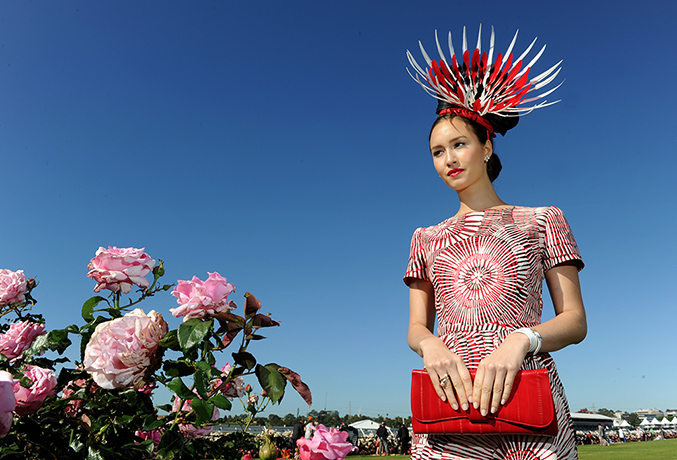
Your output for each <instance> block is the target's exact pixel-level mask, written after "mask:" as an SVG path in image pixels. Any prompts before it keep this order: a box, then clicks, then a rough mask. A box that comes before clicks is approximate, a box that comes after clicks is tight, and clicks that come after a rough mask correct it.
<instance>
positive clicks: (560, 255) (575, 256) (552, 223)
mask: <svg viewBox="0 0 677 460" xmlns="http://www.w3.org/2000/svg"><path fill="white" fill-rule="evenodd" d="M544 249H545V254H544V264H545V270H546V271H548V270H550V269H551V268H552V267H554V266H555V265H559V264H561V263H564V262H574V263H575V264H576V266H577V267H578V270H579V271H580V270H582V269H583V267H584V265H585V264H584V263H583V259H582V258H581V254H580V252H579V250H578V245H577V244H576V240H575V239H574V234H573V233H572V231H571V227H569V223H568V222H567V220H566V218H565V217H564V213H563V212H562V211H561V210H560V209H559V208H556V207H554V206H551V207H550V208H548V210H547V212H546V218H545V248H544Z"/></svg>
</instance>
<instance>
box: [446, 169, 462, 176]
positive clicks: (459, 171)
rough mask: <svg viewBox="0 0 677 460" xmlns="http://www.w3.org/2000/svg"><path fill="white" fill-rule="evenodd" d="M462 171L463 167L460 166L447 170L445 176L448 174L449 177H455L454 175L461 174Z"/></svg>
mask: <svg viewBox="0 0 677 460" xmlns="http://www.w3.org/2000/svg"><path fill="white" fill-rule="evenodd" d="M462 172H463V169H461V168H456V169H452V170H451V171H449V172H448V173H447V176H449V177H456V176H458V175H459V174H461V173H462Z"/></svg>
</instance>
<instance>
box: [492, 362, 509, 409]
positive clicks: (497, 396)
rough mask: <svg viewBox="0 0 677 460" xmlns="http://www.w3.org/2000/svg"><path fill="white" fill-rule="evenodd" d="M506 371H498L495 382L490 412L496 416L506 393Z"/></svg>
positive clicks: (501, 369)
mask: <svg viewBox="0 0 677 460" xmlns="http://www.w3.org/2000/svg"><path fill="white" fill-rule="evenodd" d="M506 375H507V373H506V370H505V369H503V368H500V369H498V370H497V371H496V375H495V376H494V382H493V386H492V391H491V401H490V406H489V412H491V413H492V414H495V413H496V411H497V410H498V408H499V405H500V404H501V401H502V400H503V394H504V393H505V381H506Z"/></svg>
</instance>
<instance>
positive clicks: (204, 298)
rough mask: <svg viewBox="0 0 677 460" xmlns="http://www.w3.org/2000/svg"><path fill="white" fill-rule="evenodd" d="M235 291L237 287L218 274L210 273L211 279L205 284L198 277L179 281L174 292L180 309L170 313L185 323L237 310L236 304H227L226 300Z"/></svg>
mask: <svg viewBox="0 0 677 460" xmlns="http://www.w3.org/2000/svg"><path fill="white" fill-rule="evenodd" d="M233 291H235V286H233V285H232V284H231V283H228V282H226V278H224V277H222V276H221V275H219V274H218V273H216V272H214V273H209V278H207V281H204V282H202V281H201V280H199V279H198V278H197V277H196V276H193V279H192V280H191V281H184V280H179V281H178V282H177V284H176V287H175V288H174V290H173V291H172V294H173V295H174V296H176V302H177V303H178V304H179V308H172V309H170V310H169V311H170V312H171V313H172V315H174V316H176V317H177V318H178V317H180V316H183V317H184V318H183V320H184V321H188V320H189V319H191V318H204V317H205V316H211V315H214V314H216V313H220V312H222V311H229V310H232V309H233V308H235V304H234V303H233V302H232V301H230V302H227V301H226V298H227V297H228V295H229V294H230V293H231V292H233Z"/></svg>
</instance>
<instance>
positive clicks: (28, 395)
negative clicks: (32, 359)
mask: <svg viewBox="0 0 677 460" xmlns="http://www.w3.org/2000/svg"><path fill="white" fill-rule="evenodd" d="M24 377H25V378H27V379H28V380H29V381H30V382H31V386H30V387H24V386H22V385H21V384H19V382H17V383H16V384H15V385H14V397H15V399H16V409H15V411H16V413H17V414H19V415H27V414H32V413H33V412H35V411H37V410H38V409H39V408H40V406H42V403H43V401H44V400H45V398H46V397H47V396H50V395H52V394H54V393H55V391H54V388H55V387H56V375H55V374H54V372H52V371H51V370H49V369H43V368H42V367H38V366H32V365H28V366H26V369H25V370H24Z"/></svg>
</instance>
